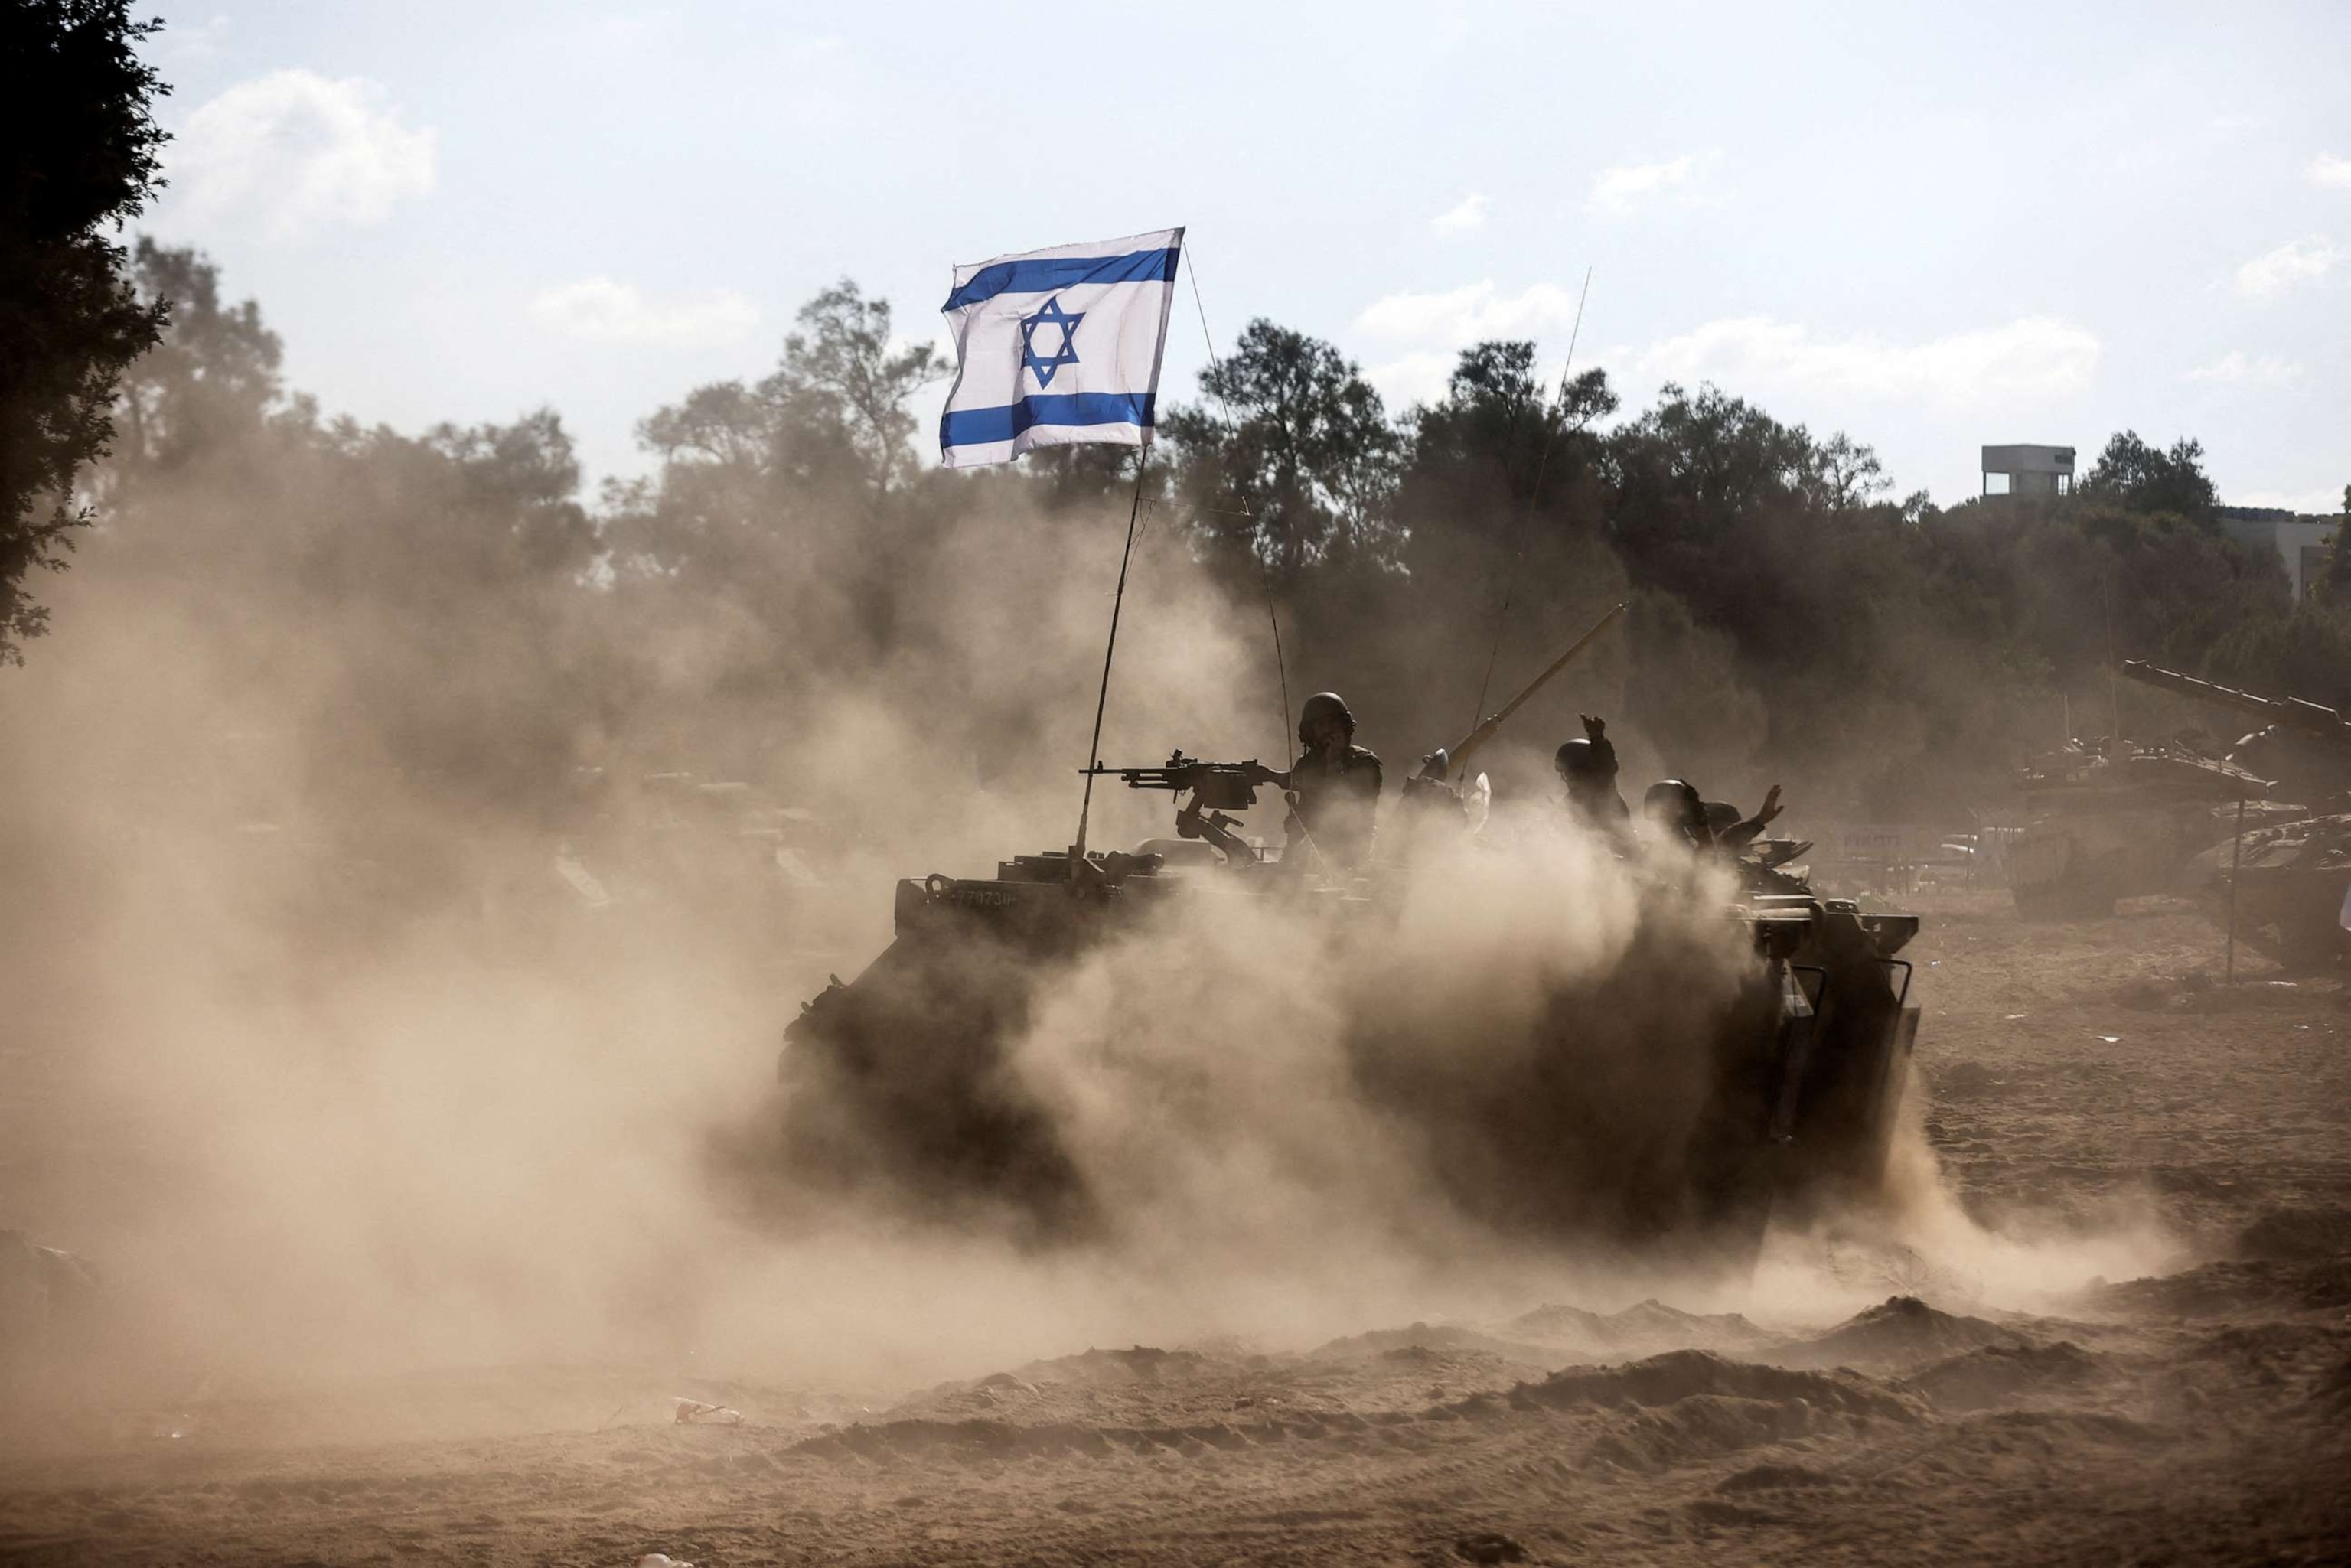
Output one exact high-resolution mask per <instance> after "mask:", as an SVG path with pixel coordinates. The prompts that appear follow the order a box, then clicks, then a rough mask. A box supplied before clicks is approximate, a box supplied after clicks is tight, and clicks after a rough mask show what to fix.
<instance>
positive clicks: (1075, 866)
mask: <svg viewBox="0 0 2351 1568" xmlns="http://www.w3.org/2000/svg"><path fill="white" fill-rule="evenodd" d="M1150 461H1151V444H1150V434H1149V433H1148V432H1147V431H1146V432H1145V433H1144V441H1143V444H1141V445H1139V446H1137V447H1136V448H1135V449H1134V500H1133V501H1132V502H1131V503H1129V504H1128V507H1127V509H1126V548H1125V549H1123V551H1121V552H1120V554H1119V558H1118V591H1117V593H1116V594H1114V595H1113V597H1112V599H1111V601H1110V642H1109V643H1108V644H1107V645H1105V646H1104V647H1103V649H1102V689H1101V690H1100V691H1098V692H1096V693H1095V694H1094V737H1093V739H1092V740H1091V741H1090V742H1088V743H1087V745H1086V794H1085V801H1084V803H1083V804H1082V805H1081V806H1080V807H1079V808H1078V840H1077V842H1075V843H1073V844H1071V846H1070V879H1071V881H1072V882H1074V881H1076V880H1077V879H1078V878H1079V876H1080V875H1081V874H1082V873H1083V868H1084V866H1085V861H1086V823H1087V821H1088V820H1089V819H1090V818H1091V817H1092V815H1093V809H1094V776H1095V774H1096V773H1097V772H1099V771H1100V769H1101V768H1102V709H1103V708H1104V707H1105V706H1107V705H1108V704H1109V702H1110V663H1111V660H1112V659H1113V657H1115V656H1116V655H1117V653H1118V616H1119V612H1120V611H1121V610H1122V609H1123V608H1124V607H1125V605H1126V569H1127V566H1128V563H1129V562H1131V561H1133V560H1134V525H1135V522H1136V520H1137V519H1138V518H1140V517H1142V516H1143V471H1144V468H1145V467H1146V466H1148V465H1149V464H1150Z"/></svg>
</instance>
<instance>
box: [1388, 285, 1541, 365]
mask: <svg viewBox="0 0 2351 1568" xmlns="http://www.w3.org/2000/svg"><path fill="white" fill-rule="evenodd" d="M1574 319H1575V293H1574V290H1573V289H1567V288H1561V287H1556V286H1554V285H1552V284H1549V283H1538V284H1535V285H1534V286H1533V287H1530V288H1526V289H1523V290H1521V291H1520V292H1519V293H1517V294H1512V295H1508V296H1504V295H1501V294H1498V293H1497V292H1496V291H1495V288H1494V286H1493V284H1492V283H1491V282H1484V283H1471V284H1467V285H1464V286H1463V287H1459V288H1455V289H1450V290H1448V291H1447V292H1445V293H1442V294H1391V295H1389V296H1388V297H1387V298H1384V299H1380V300H1376V301H1374V303H1373V304H1372V306H1371V307H1370V308H1368V309H1366V310H1365V311H1364V313H1363V314H1362V315H1360V316H1358V317H1356V318H1355V325H1356V326H1357V327H1358V328H1360V329H1362V330H1364V331H1365V332H1369V333H1371V334H1372V335H1373V336H1374V337H1379V338H1388V339H1392V340H1395V341H1397V342H1405V343H1431V342H1433V343H1442V344H1447V345H1449V346H1451V347H1454V348H1461V347H1464V346H1466V345H1468V344H1470V343H1476V342H1481V341H1484V340H1488V339H1491V338H1528V337H1533V336H1535V335H1536V334H1537V333H1539V332H1540V331H1541V329H1544V328H1546V327H1555V328H1562V329H1563V328H1565V327H1566V326H1568V325H1569V324H1570V323H1571V322H1573V320H1574ZM1450 362H1451V361H1449V360H1448V361H1447V363H1448V364H1449V363H1450Z"/></svg>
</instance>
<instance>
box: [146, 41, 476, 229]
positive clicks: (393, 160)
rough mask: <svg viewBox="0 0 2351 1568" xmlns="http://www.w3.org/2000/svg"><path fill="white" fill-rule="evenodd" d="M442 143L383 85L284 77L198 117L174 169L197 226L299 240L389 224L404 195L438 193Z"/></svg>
mask: <svg viewBox="0 0 2351 1568" xmlns="http://www.w3.org/2000/svg"><path fill="white" fill-rule="evenodd" d="M433 140H434V136H433V132H432V131H429V130H427V131H411V130H409V129H408V128H407V127H405V126H403V125H402V124H401V123H400V120H399V117H398V116H397V115H396V114H395V113H394V112H393V111H392V110H390V109H388V108H386V107H384V89H382V88H381V86H380V85H378V84H377V83H374V82H371V81H366V80H363V79H361V78H357V77H353V78H346V79H344V80H341V81H329V80H328V79H327V78H325V77H322V76H319V75H318V74H317V73H316V72H313V71H307V70H284V71H276V72H273V73H271V74H270V75H268V76H266V77H260V78H256V79H255V80H253V81H248V82H239V83H238V84H237V85H236V86H235V87H233V88H230V89H228V90H227V91H226V92H224V93H222V94H221V95H220V96H219V97H218V98H215V99H213V100H212V101H210V102H209V103H206V104H205V105H204V106H203V107H202V108H200V109H198V110H196V111H195V113H194V114H193V115H191V116H189V118H188V124H187V129H186V130H184V131H181V132H180V136H179V140H178V141H177V142H176V143H174V145H173V147H172V151H171V157H170V163H169V168H168V172H169V173H170V175H171V176H172V180H173V182H174V183H175V184H177V185H178V186H179V187H180V188H181V190H182V191H183V193H184V195H185V200H186V212H187V214H188V216H190V217H191V218H193V219H194V220H195V221H197V222H199V223H203V224H206V225H223V224H231V225H243V224H250V225H254V226H255V227H257V228H258V229H259V230H260V231H261V233H262V234H263V235H266V236H267V237H269V238H272V239H289V238H298V237H299V236H301V235H307V234H310V233H312V232H314V231H315V230H317V229H319V228H321V227H324V226H326V225H330V224H360V225H364V224H376V223H381V222H382V221H383V220H384V218H385V217H386V216H388V215H389V214H391V212H392V207H393V205H394V204H397V203H399V202H400V201H401V200H402V199H403V198H406V197H410V196H422V195H423V194H425V193H428V192H430V191H431V190H432V189H433Z"/></svg>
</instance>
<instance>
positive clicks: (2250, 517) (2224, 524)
mask: <svg viewBox="0 0 2351 1568" xmlns="http://www.w3.org/2000/svg"><path fill="white" fill-rule="evenodd" d="M2218 516H2219V517H2220V527H2221V528H2224V529H2226V530H2227V531H2228V534H2229V537H2230V538H2232V539H2235V540H2236V541H2237V542H2238V543H2239V544H2241V545H2243V546H2244V547H2245V548H2246V549H2273V550H2275V551H2277V554H2278V559H2279V560H2280V561H2281V562H2283V564H2284V566H2285V576H2286V580H2287V581H2288V582H2290V583H2292V584H2293V585H2294V602H2295V603H2296V604H2299V603H2301V602H2302V595H2303V590H2304V587H2305V586H2306V585H2307V584H2308V583H2309V582H2310V581H2311V580H2313V579H2314V578H2316V577H2317V576H2318V575H2319V573H2321V572H2323V571H2325V570H2326V550H2327V547H2328V546H2329V545H2331V544H2332V543H2334V540H2335V529H2336V528H2339V527H2341V526H2342V523H2343V519H2342V518H2341V517H2314V516H2312V515H2311V514H2309V513H2306V512H2289V511H2287V510H2285V509H2284V508H2283V507H2220V508H2219V511H2218Z"/></svg>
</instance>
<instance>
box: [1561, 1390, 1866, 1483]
mask: <svg viewBox="0 0 2351 1568" xmlns="http://www.w3.org/2000/svg"><path fill="white" fill-rule="evenodd" d="M1843 1426H1844V1423H1842V1422H1840V1421H1838V1420H1837V1419H1836V1418H1835V1417H1834V1416H1827V1415H1825V1414H1823V1412H1822V1411H1820V1410H1819V1409H1816V1408H1815V1407H1814V1406H1812V1405H1810V1404H1808V1403H1806V1402H1805V1401H1804V1400H1802V1399H1745V1398H1740V1397H1738V1396H1732V1395H1721V1394H1693V1395H1691V1396H1689V1397H1687V1398H1686V1399H1677V1400H1676V1401H1674V1403H1672V1404H1671V1405H1668V1406H1665V1407H1664V1408H1662V1409H1656V1410H1650V1409H1636V1410H1635V1411H1633V1412H1632V1413H1631V1414H1629V1415H1627V1416H1625V1418H1624V1419H1623V1420H1622V1421H1620V1422H1618V1423H1616V1425H1615V1426H1614V1427H1612V1428H1611V1429H1610V1430H1608V1431H1606V1432H1604V1433H1602V1434H1601V1436H1600V1437H1599V1438H1598V1439H1597V1440H1595V1441H1594V1442H1593V1445H1592V1448H1591V1450H1590V1451H1589V1452H1588V1453H1587V1454H1586V1455H1585V1456H1584V1467H1585V1468H1586V1469H1599V1470H1605V1469H1625V1470H1632V1471H1635V1472H1636V1473H1638V1474H1641V1475H1656V1474H1658V1473H1659V1472H1661V1471H1664V1470H1669V1469H1678V1468H1679V1467H1681V1466H1684V1465H1694V1464H1703V1463H1705V1462H1706V1461H1707V1460H1709V1459H1713V1458H1719V1457H1720V1456H1722V1455H1724V1454H1735V1453H1737V1452H1739V1451H1740V1449H1742V1448H1758V1447H1761V1445H1763V1444H1766V1443H1783V1442H1789V1441H1792V1440H1793V1439H1796V1438H1801V1437H1811V1436H1813V1435H1814V1434H1815V1433H1818V1432H1820V1431H1822V1430H1823V1429H1824V1428H1827V1429H1835V1428H1837V1427H1843Z"/></svg>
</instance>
